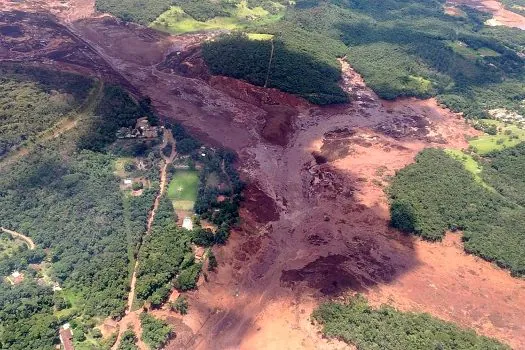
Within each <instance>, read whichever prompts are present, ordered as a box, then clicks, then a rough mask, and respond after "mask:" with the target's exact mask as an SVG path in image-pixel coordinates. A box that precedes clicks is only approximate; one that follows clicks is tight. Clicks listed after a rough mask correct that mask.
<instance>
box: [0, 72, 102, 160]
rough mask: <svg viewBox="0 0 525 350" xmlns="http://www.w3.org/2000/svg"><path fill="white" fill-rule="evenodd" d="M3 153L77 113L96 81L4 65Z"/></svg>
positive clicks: (0, 88) (0, 99) (0, 97)
mask: <svg viewBox="0 0 525 350" xmlns="http://www.w3.org/2000/svg"><path fill="white" fill-rule="evenodd" d="M0 75H1V78H0V105H1V106H2V108H1V109H0V129H1V130H2V132H1V133H0V157H1V156H2V155H4V154H5V153H7V152H8V151H9V150H10V149H12V148H14V147H16V146H18V145H20V144H21V143H23V142H24V141H31V140H34V139H35V137H36V136H37V135H38V134H39V133H41V132H43V131H45V130H48V129H50V128H51V127H52V126H53V125H54V124H56V123H57V122H58V121H59V120H61V119H63V118H66V117H68V116H73V115H74V114H75V109H76V108H77V107H78V106H79V105H80V104H81V103H82V102H83V101H84V100H85V98H86V97H87V93H88V92H89V89H90V87H91V86H92V85H93V81H91V80H90V79H87V78H84V77H81V76H78V75H74V74H66V73H60V72H55V71H48V70H43V69H37V68H23V67H20V66H11V65H5V64H4V65H0Z"/></svg>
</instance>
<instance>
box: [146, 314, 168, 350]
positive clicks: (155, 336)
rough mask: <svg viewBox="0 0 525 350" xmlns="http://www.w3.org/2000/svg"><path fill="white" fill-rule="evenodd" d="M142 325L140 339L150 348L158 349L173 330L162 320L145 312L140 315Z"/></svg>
mask: <svg viewBox="0 0 525 350" xmlns="http://www.w3.org/2000/svg"><path fill="white" fill-rule="evenodd" d="M140 323H141V325H142V340H143V341H144V342H145V343H146V344H147V345H148V346H149V347H150V349H160V348H162V346H163V345H164V344H166V342H167V341H168V340H169V338H170V337H171V336H172V335H173V330H172V329H171V327H170V326H169V325H168V324H167V323H166V322H164V321H161V320H158V319H156V318H155V317H153V316H151V315H150V314H147V313H142V314H141V315H140Z"/></svg>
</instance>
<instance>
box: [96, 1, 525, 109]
mask: <svg viewBox="0 0 525 350" xmlns="http://www.w3.org/2000/svg"><path fill="white" fill-rule="evenodd" d="M128 1H131V2H133V4H134V5H136V6H132V7H131V6H129V4H126V1H124V2H118V3H117V2H115V6H114V7H116V8H120V9H130V8H133V11H138V12H139V13H137V14H133V15H131V14H129V13H128V14H127V15H126V16H127V17H126V16H122V15H121V13H122V11H124V10H115V9H114V8H106V7H104V6H107V4H109V3H113V0H98V1H97V6H98V8H99V9H101V10H105V11H106V10H107V11H109V12H112V13H114V14H116V15H117V16H120V17H125V18H127V19H128V20H131V21H136V22H139V23H143V24H149V23H152V21H153V20H152V18H153V17H154V16H157V15H160V13H161V12H162V9H165V8H166V7H167V6H168V7H169V6H170V5H173V6H175V7H173V8H172V10H170V11H171V12H170V11H167V12H165V13H164V14H163V15H162V16H159V17H158V18H159V19H158V20H157V21H155V22H153V23H154V25H153V27H155V28H157V29H160V30H166V31H171V30H172V29H171V28H174V29H173V30H174V31H175V32H185V31H199V30H217V29H226V30H238V31H241V32H244V33H248V35H242V34H240V33H233V34H232V35H231V36H228V35H225V36H222V37H220V38H218V39H215V40H213V41H211V42H209V43H207V44H206V45H204V57H205V59H206V61H207V63H208V65H209V67H210V69H211V71H212V72H213V73H214V74H221V75H228V76H232V77H236V78H241V79H245V80H247V81H249V82H251V83H253V84H256V85H261V86H264V85H267V86H269V87H276V88H279V89H282V90H283V91H287V92H290V93H294V94H297V95H299V96H302V97H304V98H306V99H308V100H310V101H311V102H313V103H317V104H330V103H341V102H345V101H346V100H347V96H346V94H345V93H344V92H343V91H342V90H341V89H340V87H339V86H338V82H339V81H340V78H341V74H340V65H339V63H338V62H337V60H336V59H337V58H338V57H339V58H341V57H346V59H347V60H348V61H349V62H350V64H351V65H352V66H353V67H354V68H355V69H356V70H357V72H359V73H360V74H361V75H363V77H364V78H365V80H366V82H367V84H368V85H369V86H370V87H372V88H373V89H374V90H375V91H376V92H377V93H378V94H379V96H381V97H383V98H386V99H393V98H397V97H402V96H416V97H422V98H425V97H430V96H437V97H438V99H439V101H440V102H442V103H443V104H445V105H447V106H448V107H450V108H452V109H453V110H455V111H458V112H464V113H465V114H466V115H467V116H470V117H486V116H487V115H488V114H487V112H488V111H489V110H491V109H494V108H507V109H509V110H514V111H517V112H519V113H522V114H523V113H525V107H524V105H523V104H522V103H521V101H522V100H523V99H524V98H525V71H524V69H525V68H524V66H525V65H524V60H525V59H524V58H523V55H522V54H523V52H525V33H524V32H523V31H521V30H519V29H512V28H505V27H488V26H484V24H483V23H484V22H485V21H486V20H487V19H489V18H490V15H488V14H486V13H482V12H479V11H478V10H475V9H472V8H469V7H460V8H459V13H460V15H458V16H451V15H447V14H445V11H444V8H443V6H444V3H445V2H444V0H425V1H416V0H388V1H381V2H370V1H367V0H329V1H328V0H299V1H295V2H289V1H269V0H267V1H243V0H232V1H220V2H216V1H211V0H206V1H195V0H179V1H177V0H173V1H165V0H158V1H150V2H148V5H147V6H144V5H143V4H142V2H140V1H136V0H128ZM521 2H522V1H521V0H506V4H507V6H509V7H513V9H518V10H519V9H520V7H519V6H523V4H522V3H521ZM99 3H100V5H99ZM104 4H105V5H104ZM147 7H155V8H156V11H151V10H149V9H148V8H147ZM173 9H177V10H173ZM127 11H131V10H127ZM133 11H132V12H133ZM192 21H193V22H192ZM255 33H257V34H255ZM260 34H268V35H269V36H261V35H260ZM261 38H262V39H263V40H261ZM272 45H273V49H274V57H273V59H272V62H271V63H270V62H269V61H270V56H271V51H272ZM520 55H521V56H520Z"/></svg>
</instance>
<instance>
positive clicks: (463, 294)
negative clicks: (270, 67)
mask: <svg viewBox="0 0 525 350" xmlns="http://www.w3.org/2000/svg"><path fill="white" fill-rule="evenodd" d="M48 4H53V2H49V3H48V2H37V1H31V2H29V1H19V2H16V3H15V2H11V1H9V2H8V1H6V0H0V5H2V6H3V7H2V9H3V10H4V12H2V13H0V30H1V33H2V34H1V35H0V60H16V61H22V62H30V63H32V64H45V65H48V66H55V67H58V68H60V69H69V70H76V71H78V72H80V73H83V74H88V75H94V76H100V77H102V78H104V79H109V80H116V81H119V82H123V83H125V84H126V85H127V86H129V88H130V89H132V91H133V92H134V93H135V94H136V95H141V96H149V97H150V98H151V99H152V101H153V105H154V107H155V108H156V109H157V111H158V112H159V113H160V114H161V116H162V117H163V118H165V119H166V120H177V121H180V122H182V123H183V124H184V125H185V126H186V127H187V128H188V129H189V130H190V131H191V132H192V133H194V134H195V135H196V136H197V137H200V138H201V139H202V140H204V141H206V142H209V143H211V144H216V145H222V146H225V147H229V148H231V149H233V150H235V151H236V152H237V153H238V154H239V156H240V161H239V168H240V171H241V173H242V175H243V178H244V179H245V180H246V181H247V183H248V187H247V189H246V192H245V195H246V201H245V202H244V205H243V208H242V211H241V216H242V224H241V226H240V228H239V229H237V230H236V231H235V232H233V234H232V236H231V239H230V241H229V243H228V244H227V245H226V246H225V247H221V248H219V249H217V250H216V256H217V258H218V261H219V269H218V272H216V273H208V281H207V282H205V281H204V279H203V280H202V281H200V286H199V289H198V290H197V291H194V292H190V293H189V294H188V296H189V301H190V312H189V314H188V315H186V316H184V317H181V316H179V315H177V314H174V313H171V312H169V311H167V310H157V311H155V312H154V313H155V314H157V316H159V317H163V318H165V319H167V320H168V321H169V322H171V323H173V324H174V326H175V328H176V332H177V337H176V338H175V339H174V340H172V341H171V342H170V344H168V346H167V348H168V349H186V348H196V349H229V348H230V349H235V348H242V349H303V348H305V349H324V348H330V349H332V348H348V347H347V346H346V345H344V344H342V343H339V342H336V341H327V340H325V339H323V338H322V337H321V336H320V335H319V330H318V328H316V327H315V326H314V325H312V324H311V322H310V320H309V315H310V313H311V311H312V310H313V308H314V307H315V306H316V305H317V304H318V303H319V302H320V301H322V300H324V299H325V298H337V297H342V296H344V295H345V294H347V293H353V292H362V293H365V294H366V295H367V296H368V297H369V298H370V299H371V300H372V301H373V302H374V303H383V302H388V303H390V304H392V305H395V306H397V307H399V308H401V309H403V310H414V311H425V312H429V313H431V314H433V315H435V316H437V317H440V318H443V319H446V320H450V321H453V322H456V323H458V324H460V325H462V326H468V327H473V328H475V329H476V330H477V331H479V332H480V333H482V334H485V335H488V336H494V337H497V338H498V339H500V340H502V341H505V342H507V343H509V344H510V345H512V346H513V347H515V348H525V328H524V327H525V326H524V325H523V323H522V322H521V321H522V320H521V313H522V311H521V310H524V309H525V282H524V281H522V280H518V279H514V278H512V277H510V276H509V274H508V273H507V272H505V271H503V270H501V269H498V268H496V267H494V266H492V265H491V264H490V263H487V262H484V261H482V260H481V259H478V258H475V257H473V256H469V255H466V254H465V253H464V252H463V249H462V247H461V241H460V237H459V236H458V235H457V234H453V235H449V236H447V238H446V239H445V240H444V241H443V242H442V243H427V242H423V241H421V240H419V239H417V238H414V237H407V236H403V235H401V234H400V233H398V232H396V231H395V230H392V229H391V228H389V226H388V219H389V213H388V204H387V199H386V195H385V193H384V188H385V186H387V185H388V182H389V179H390V177H391V176H392V175H394V174H395V171H396V170H398V169H401V168H403V167H404V166H406V165H407V164H409V163H411V162H412V161H413V160H414V157H415V155H416V154H417V153H418V152H419V151H420V150H422V149H423V148H425V147H452V148H458V149H461V148H466V147H467V142H466V137H468V136H473V135H476V133H477V132H476V131H475V130H473V129H471V128H469V127H468V125H467V124H466V123H465V121H464V120H463V119H462V118H461V117H460V116H458V115H456V114H454V113H451V112H450V111H448V110H446V109H443V108H441V107H440V106H438V104H437V102H436V101H435V100H433V99H430V100H426V101H420V100H415V99H403V100H398V101H394V102H386V101H381V100H380V99H378V98H377V96H376V95H375V94H374V93H373V92H372V91H370V90H369V89H368V88H367V87H366V86H365V84H364V82H363V81H362V79H361V78H360V77H359V75H357V74H356V73H355V72H354V71H353V70H352V68H351V67H350V66H349V65H348V64H347V63H346V62H344V61H342V65H343V73H344V79H343V81H342V84H343V85H344V87H345V89H346V90H347V91H348V92H349V94H350V95H351V97H352V101H353V102H352V103H350V104H346V105H340V106H331V107H322V108H321V107H317V106H313V105H310V104H308V103H307V102H306V101H304V100H301V99H298V98H296V97H294V96H291V95H288V94H285V93H282V92H279V91H277V90H272V89H262V88H257V87H254V86H251V85H249V84H247V83H244V82H242V81H238V80H235V79H230V78H224V77H210V76H209V74H208V73H207V70H206V67H205V66H204V65H203V62H202V58H201V57H200V53H199V49H198V44H199V43H200V42H201V41H202V40H204V39H205V38H206V37H207V36H210V35H213V33H211V34H206V35H204V34H196V35H184V36H176V37H175V36H167V35H165V34H160V33H157V32H154V31H152V30H150V29H145V28H141V27H138V26H135V25H131V24H122V23H120V22H118V21H117V20H115V19H113V18H111V17H108V16H104V15H100V14H94V13H93V12H92V11H93V7H92V2H90V1H81V0H71V1H69V2H61V4H62V5H60V6H58V5H56V4H55V5H54V6H50V5H49V6H48V7H46V6H47V5H48ZM47 8H49V9H50V15H46V16H47V17H45V18H44V19H42V18H41V17H42V16H44V15H41V14H40V15H35V14H34V13H31V12H35V11H38V12H42V11H44V10H45V9H47ZM13 10H23V11H26V12H28V13H21V14H19V13H16V12H12V11H13ZM13 16H15V18H16V16H22V17H21V18H23V20H20V19H15V20H13V19H12V18H13ZM53 16H56V17H55V18H54V17H53ZM42 21H43V22H42ZM41 22H42V23H43V24H41ZM44 24H45V25H44ZM5 26H7V29H2V28H5ZM37 26H38V27H37ZM14 27H17V28H18V29H16V28H14ZM41 27H42V28H44V29H43V30H42V29H38V28H41ZM4 33H8V35H6V34H4ZM20 33H22V34H20ZM35 42H38V43H40V42H42V44H38V45H37V44H34V43H35ZM17 45H18V46H17ZM42 45H43V46H42ZM14 47H27V48H29V49H26V50H25V51H24V50H22V51H20V50H18V51H17V50H13V48H14ZM79 52H81V54H79ZM58 53H61V54H60V55H59V54H58ZM64 57H66V58H67V59H65V58H64ZM71 57H73V58H71Z"/></svg>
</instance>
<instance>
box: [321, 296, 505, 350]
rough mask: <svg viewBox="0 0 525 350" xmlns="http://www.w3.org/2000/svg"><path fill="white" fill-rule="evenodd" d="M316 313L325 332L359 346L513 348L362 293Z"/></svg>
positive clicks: (388, 349) (393, 349)
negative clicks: (373, 301)
mask: <svg viewBox="0 0 525 350" xmlns="http://www.w3.org/2000/svg"><path fill="white" fill-rule="evenodd" d="M312 317H313V318H314V319H315V320H316V321H317V322H319V323H320V324H321V325H322V327H323V328H322V332H323V334H324V335H325V336H327V337H330V338H337V339H340V340H343V341H345V342H347V343H349V344H352V345H355V346H356V347H357V349H358V350H376V349H381V350H429V349H454V350H472V349H479V350H482V349H483V350H489V349H491V350H492V349H494V350H495V349H510V347H508V346H506V345H504V344H501V343H499V342H497V341H496V340H493V339H490V338H486V337H483V336H479V335H477V334H476V333H475V332H474V331H471V330H467V329H461V328H459V327H457V326H456V325H454V324H452V323H449V322H445V321H441V320H439V319H437V318H434V317H432V316H430V315H428V314H420V313H412V312H401V311H398V310H396V309H394V308H392V307H389V306H381V307H380V308H377V309H376V308H372V307H371V306H369V305H368V302H367V301H366V299H365V298H364V297H361V296H356V297H353V298H351V299H349V300H347V301H346V302H345V303H338V302H327V303H324V304H322V305H321V306H320V307H319V308H318V309H316V310H315V311H314V313H313V315H312Z"/></svg>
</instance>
